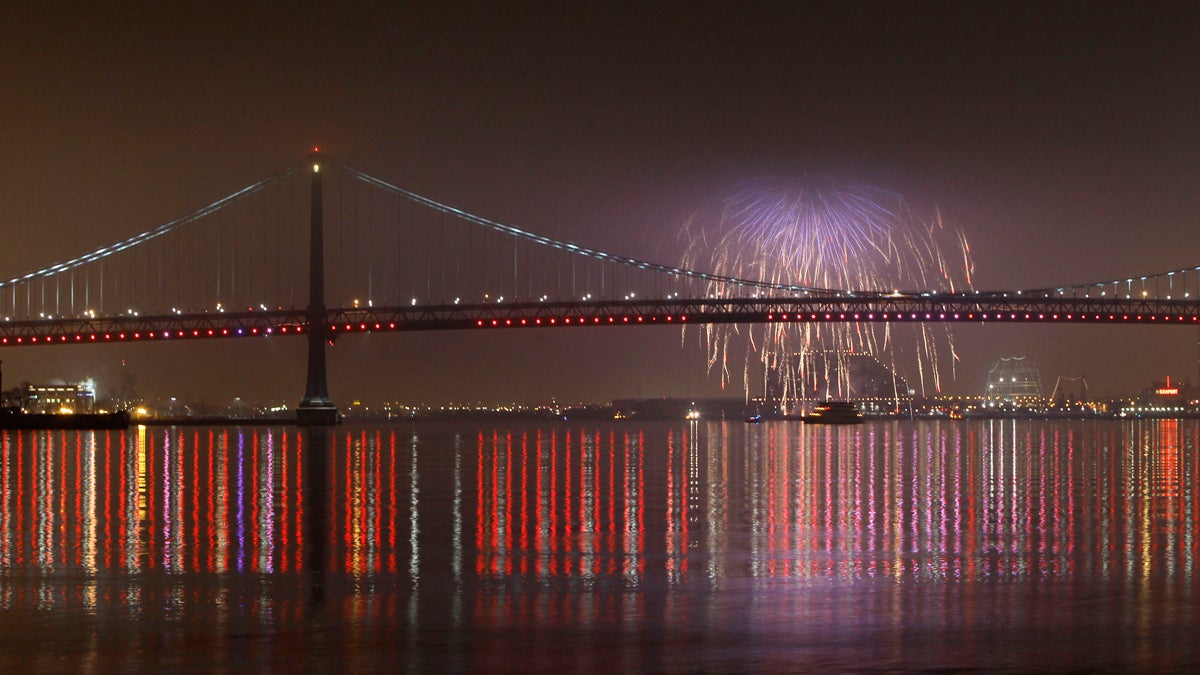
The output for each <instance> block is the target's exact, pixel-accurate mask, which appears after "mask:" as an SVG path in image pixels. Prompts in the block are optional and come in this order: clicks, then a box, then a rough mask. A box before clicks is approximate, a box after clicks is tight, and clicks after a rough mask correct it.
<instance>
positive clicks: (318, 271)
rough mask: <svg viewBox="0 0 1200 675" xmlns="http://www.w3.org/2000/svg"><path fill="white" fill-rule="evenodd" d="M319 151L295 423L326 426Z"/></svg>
mask: <svg viewBox="0 0 1200 675" xmlns="http://www.w3.org/2000/svg"><path fill="white" fill-rule="evenodd" d="M321 160H322V156H321V152H320V150H317V149H314V150H313V152H312V154H311V155H309V164H310V170H311V171H312V187H311V198H312V206H311V216H310V224H311V227H310V235H309V236H310V238H309V244H308V309H307V310H306V312H305V313H306V315H307V317H308V383H307V385H306V386H305V389H304V398H303V399H302V400H301V401H300V406H299V407H298V408H297V409H296V424H299V425H304V426H327V425H331V424H337V423H338V420H339V417H340V415H339V413H338V409H337V406H335V405H334V404H333V401H331V400H330V398H329V386H328V384H327V382H326V379H325V344H326V342H327V341H328V340H329V326H328V324H327V321H326V317H325V232H324V209H325V207H324V204H323V202H322V199H321Z"/></svg>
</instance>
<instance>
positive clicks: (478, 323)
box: [475, 319, 483, 328]
mask: <svg viewBox="0 0 1200 675" xmlns="http://www.w3.org/2000/svg"><path fill="white" fill-rule="evenodd" d="M475 325H476V326H479V327H480V328H483V319H479V320H478V321H476V322H475Z"/></svg>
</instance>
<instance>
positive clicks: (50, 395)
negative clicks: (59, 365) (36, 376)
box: [24, 383, 96, 413]
mask: <svg viewBox="0 0 1200 675" xmlns="http://www.w3.org/2000/svg"><path fill="white" fill-rule="evenodd" d="M95 401H96V394H95V391H94V389H93V387H92V386H91V385H90V384H89V383H83V384H44V385H39V384H31V385H29V386H28V387H27V388H26V390H25V404H24V408H25V409H26V410H27V411H29V412H35V413H55V412H65V411H70V412H92V409H93V408H94V406H95Z"/></svg>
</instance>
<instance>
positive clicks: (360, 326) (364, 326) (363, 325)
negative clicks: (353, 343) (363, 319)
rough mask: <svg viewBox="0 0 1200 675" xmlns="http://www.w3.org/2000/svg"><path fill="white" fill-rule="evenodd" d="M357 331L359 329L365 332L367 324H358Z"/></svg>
mask: <svg viewBox="0 0 1200 675" xmlns="http://www.w3.org/2000/svg"><path fill="white" fill-rule="evenodd" d="M358 329H359V330H366V329H367V324H365V323H360V324H358Z"/></svg>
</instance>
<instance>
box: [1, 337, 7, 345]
mask: <svg viewBox="0 0 1200 675" xmlns="http://www.w3.org/2000/svg"><path fill="white" fill-rule="evenodd" d="M6 344H8V338H0V345H6Z"/></svg>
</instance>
